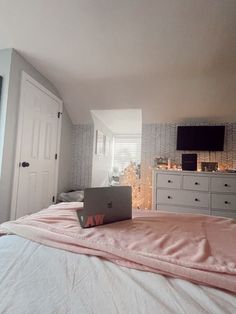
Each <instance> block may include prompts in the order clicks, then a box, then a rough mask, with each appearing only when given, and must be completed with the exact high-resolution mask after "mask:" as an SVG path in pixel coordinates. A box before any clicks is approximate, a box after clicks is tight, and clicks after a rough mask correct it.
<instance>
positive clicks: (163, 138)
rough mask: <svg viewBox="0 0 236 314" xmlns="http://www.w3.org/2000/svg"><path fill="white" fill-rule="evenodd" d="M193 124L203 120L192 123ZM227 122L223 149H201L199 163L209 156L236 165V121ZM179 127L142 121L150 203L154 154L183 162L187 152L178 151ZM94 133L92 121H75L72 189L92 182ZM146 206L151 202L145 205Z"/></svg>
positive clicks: (143, 160)
mask: <svg viewBox="0 0 236 314" xmlns="http://www.w3.org/2000/svg"><path fill="white" fill-rule="evenodd" d="M181 125H184V124H181ZM185 125H188V124H185ZM189 125H190V124H189ZM191 125H200V124H193V123H191ZM201 125H204V124H201ZM207 125H209V123H208V124H207ZM212 125H214V124H212ZM224 125H225V126H226V134H225V135H226V136H225V147H224V151H223V152H211V153H210V156H209V153H208V152H198V162H199V165H200V162H201V161H209V160H210V161H217V162H219V164H220V165H226V164H227V165H228V166H229V167H234V168H236V123H227V124H224ZM176 131H177V124H174V123H166V124H143V129H142V147H141V173H142V193H143V197H144V198H145V199H148V203H149V204H150V202H149V200H150V195H151V170H152V169H151V167H152V165H153V158H154V157H156V156H159V157H170V158H171V160H172V161H174V162H176V163H181V154H182V153H184V152H183V151H176ZM93 136H94V127H93V125H76V126H74V127H73V169H72V178H71V186H72V188H73V189H76V188H84V187H89V186H91V178H92V157H93ZM185 153H187V152H185ZM209 157H210V159H209ZM145 204H147V201H145ZM145 207H150V206H149V205H148V206H147V205H145Z"/></svg>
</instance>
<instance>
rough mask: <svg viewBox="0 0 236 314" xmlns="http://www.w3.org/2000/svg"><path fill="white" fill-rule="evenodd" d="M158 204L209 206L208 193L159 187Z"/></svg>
mask: <svg viewBox="0 0 236 314" xmlns="http://www.w3.org/2000/svg"><path fill="white" fill-rule="evenodd" d="M156 200H157V204H166V205H167V204H169V205H182V206H189V207H200V208H208V206H209V195H208V193H203V192H202V193H201V192H190V191H181V190H180V191H174V190H164V189H163V190H162V189H157V197H156Z"/></svg>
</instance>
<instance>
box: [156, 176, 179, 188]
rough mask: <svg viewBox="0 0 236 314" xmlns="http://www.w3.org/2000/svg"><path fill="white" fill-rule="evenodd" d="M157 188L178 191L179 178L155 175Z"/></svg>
mask: <svg viewBox="0 0 236 314" xmlns="http://www.w3.org/2000/svg"><path fill="white" fill-rule="evenodd" d="M157 186H158V187H161V188H170V189H180V186H181V176H180V175H174V174H173V175H171V174H162V173H160V174H158V175H157Z"/></svg>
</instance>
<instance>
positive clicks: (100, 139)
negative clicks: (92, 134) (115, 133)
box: [95, 130, 105, 156]
mask: <svg viewBox="0 0 236 314" xmlns="http://www.w3.org/2000/svg"><path fill="white" fill-rule="evenodd" d="M104 137H105V136H104V134H103V133H102V132H101V131H99V130H96V141H95V154H96V155H99V156H101V155H104V153H105V145H104V142H105V140H104Z"/></svg>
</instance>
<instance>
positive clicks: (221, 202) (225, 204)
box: [211, 194, 236, 213]
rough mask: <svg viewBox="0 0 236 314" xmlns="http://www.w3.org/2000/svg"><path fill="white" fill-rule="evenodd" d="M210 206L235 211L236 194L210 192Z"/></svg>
mask: <svg viewBox="0 0 236 314" xmlns="http://www.w3.org/2000/svg"><path fill="white" fill-rule="evenodd" d="M211 207H212V208H215V209H229V210H235V213H236V195H232V194H231V195H230V194H212V196H211Z"/></svg>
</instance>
